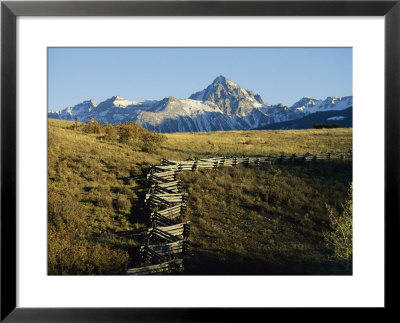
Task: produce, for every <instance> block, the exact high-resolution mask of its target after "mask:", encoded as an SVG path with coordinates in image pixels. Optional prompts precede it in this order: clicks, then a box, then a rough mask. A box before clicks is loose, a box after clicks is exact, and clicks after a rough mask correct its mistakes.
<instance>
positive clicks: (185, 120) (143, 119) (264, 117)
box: [48, 75, 353, 133]
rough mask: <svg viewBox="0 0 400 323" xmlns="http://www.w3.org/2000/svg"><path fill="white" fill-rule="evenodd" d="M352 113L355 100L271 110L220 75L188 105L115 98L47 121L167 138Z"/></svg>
mask: <svg viewBox="0 0 400 323" xmlns="http://www.w3.org/2000/svg"><path fill="white" fill-rule="evenodd" d="M352 107H353V97H352V96H347V97H338V96H333V97H328V98H326V99H324V100H318V99H314V98H310V97H307V96H305V97H303V98H301V99H300V100H299V101H297V102H296V103H294V104H293V105H292V106H290V107H288V106H284V105H282V104H277V105H272V104H269V103H266V102H264V100H263V99H262V97H261V96H260V95H259V94H254V93H253V92H252V91H251V90H246V89H244V88H243V87H241V86H240V85H238V84H237V83H235V82H233V81H231V80H229V79H228V78H227V77H225V76H223V75H219V76H217V77H216V78H215V79H214V80H213V82H212V83H211V84H210V85H208V86H207V87H206V88H205V89H203V90H201V91H198V92H195V93H193V94H192V95H190V97H189V98H188V99H178V98H174V97H172V96H170V97H167V98H164V99H162V100H159V101H157V100H144V101H130V100H127V99H124V98H121V97H120V96H113V97H111V98H109V99H107V100H105V101H103V102H100V103H98V104H97V103H96V102H94V101H93V100H86V101H84V102H82V103H79V104H77V105H75V106H73V107H67V108H64V109H62V110H61V111H48V117H49V118H53V119H62V120H71V121H73V120H75V118H79V120H80V121H81V122H88V121H89V119H90V118H97V120H98V121H99V122H100V123H111V124H115V123H118V122H122V123H126V122H130V121H135V122H138V123H140V124H141V125H142V126H143V127H145V128H147V129H148V130H152V131H156V132H161V133H168V132H197V131H218V130H249V129H266V128H268V129H272V128H274V126H273V125H274V124H278V123H279V124H282V123H285V122H291V121H293V120H298V119H304V120H311V119H312V118H309V119H306V118H307V116H309V115H313V114H316V113H324V112H328V111H329V112H332V113H333V114H332V113H331V114H329V115H330V116H331V117H335V116H336V117H338V118H339V119H336V120H344V119H340V117H341V114H340V113H339V112H340V111H343V110H346V109H352ZM345 118H347V119H346V121H345V122H346V126H349V127H351V126H352V118H351V119H349V118H348V117H345ZM338 123H340V122H338ZM342 123H343V122H342ZM290 124H291V125H292V127H296V126H297V125H298V126H299V127H305V126H306V125H308V124H309V123H307V121H303V122H297V123H293V122H292V123H290ZM288 125H289V123H288ZM290 129H297V128H290ZM302 129H304V128H302Z"/></svg>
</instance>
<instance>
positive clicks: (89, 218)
mask: <svg viewBox="0 0 400 323" xmlns="http://www.w3.org/2000/svg"><path fill="white" fill-rule="evenodd" d="M116 129H117V130H118V129H119V130H118V131H119V132H118V131H117V130H116ZM349 149H352V129H340V128H339V129H310V130H286V131H271V130H262V131H229V132H213V133H176V134H166V135H157V134H151V133H148V132H147V131H145V130H143V129H139V128H137V127H136V128H135V127H128V126H127V127H120V128H117V127H115V126H110V125H108V126H100V125H97V124H89V125H86V124H81V123H74V122H68V121H60V120H52V119H49V120H48V247H49V248H48V273H49V274H50V275H93V274H102V275H107V274H108V275H110V274H113V275H114V274H121V273H122V271H123V268H124V265H125V264H127V265H128V267H134V266H139V265H140V264H141V263H140V259H139V253H138V248H139V246H140V244H141V242H142V240H143V237H144V232H145V230H146V216H145V208H144V205H143V198H144V194H145V193H146V189H145V180H144V179H145V174H146V172H147V170H148V168H149V166H150V165H153V164H158V163H159V162H160V159H161V158H163V157H164V158H168V159H173V160H184V159H187V158H195V157H197V158H199V157H206V156H221V155H237V156H241V155H247V156H257V155H267V154H286V155H289V154H294V153H295V154H304V153H306V152H310V153H320V152H346V151H348V150H349ZM351 178H352V164H351V161H337V162H330V163H324V162H321V163H310V164H307V165H273V166H264V167H262V168H255V167H252V166H250V167H243V166H238V167H236V168H228V167H227V168H222V169H218V170H216V171H205V170H201V171H198V172H196V173H192V172H184V173H182V175H181V179H182V181H183V183H184V187H185V188H186V190H187V191H188V193H189V203H188V210H187V213H186V215H185V217H186V219H189V220H190V221H191V224H192V226H191V230H192V231H191V235H190V240H191V243H192V248H191V255H188V256H185V258H184V261H185V272H184V274H237V273H244V274H257V273H264V274H324V273H343V272H344V273H349V270H348V268H347V269H346V268H345V269H343V268H344V267H343V268H342V267H340V266H336V264H337V263H338V262H339V260H338V259H336V258H335V257H334V255H335V248H334V246H333V245H331V244H329V243H328V242H326V241H327V239H325V236H324V234H325V232H334V231H335V226H334V225H332V221H330V216H329V215H330V214H332V213H334V214H342V213H343V209H344V206H343V205H346V201H348V200H349V197H348V187H349V185H350V183H351ZM182 220H184V219H182ZM342 263H343V262H342ZM332 264H334V265H332ZM346 270H347V271H346Z"/></svg>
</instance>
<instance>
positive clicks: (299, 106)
mask: <svg viewBox="0 0 400 323" xmlns="http://www.w3.org/2000/svg"><path fill="white" fill-rule="evenodd" d="M351 106H353V97H352V96H345V97H342V98H341V97H338V96H333V97H327V98H326V99H325V100H317V99H313V98H310V97H307V96H305V97H303V98H302V99H300V100H299V101H297V102H296V103H294V104H293V105H292V106H291V108H292V109H296V110H299V111H304V112H305V113H306V114H310V113H315V112H322V111H328V110H335V111H339V110H344V109H347V108H349V107H351Z"/></svg>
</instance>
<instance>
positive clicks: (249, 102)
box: [189, 75, 263, 116]
mask: <svg viewBox="0 0 400 323" xmlns="http://www.w3.org/2000/svg"><path fill="white" fill-rule="evenodd" d="M189 99H192V100H199V101H203V102H207V101H209V102H212V103H214V104H215V105H217V106H218V107H219V108H220V109H221V110H222V111H223V112H224V113H225V114H227V115H228V116H231V115H243V114H246V113H247V112H249V111H251V110H252V109H254V108H259V107H261V106H262V104H263V100H262V98H261V96H260V95H255V94H254V93H253V92H252V91H247V90H246V89H244V88H243V87H241V86H240V85H239V84H237V83H235V82H233V81H231V80H229V79H228V78H227V77H226V76H224V75H219V76H217V77H216V78H215V79H214V81H213V82H212V83H211V84H210V85H209V86H208V87H207V88H205V89H204V90H202V91H199V92H196V93H193V94H192V95H191V96H190V97H189ZM244 110H246V111H244Z"/></svg>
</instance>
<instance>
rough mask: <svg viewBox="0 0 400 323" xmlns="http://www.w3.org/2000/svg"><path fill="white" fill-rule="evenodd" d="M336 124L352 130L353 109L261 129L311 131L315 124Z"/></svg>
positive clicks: (310, 116)
mask: <svg viewBox="0 0 400 323" xmlns="http://www.w3.org/2000/svg"><path fill="white" fill-rule="evenodd" d="M335 123H336V124H338V125H340V127H343V128H351V127H352V126H353V109H352V108H348V109H345V110H342V111H325V112H316V113H312V114H310V115H308V116H306V117H303V118H300V119H296V120H291V121H286V122H277V123H273V124H270V125H267V126H264V127H262V128H261V129H270V130H279V129H311V128H313V126H314V125H315V124H328V125H331V124H335Z"/></svg>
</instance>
